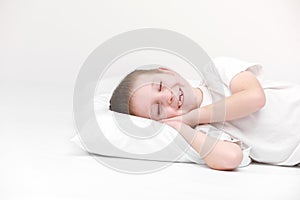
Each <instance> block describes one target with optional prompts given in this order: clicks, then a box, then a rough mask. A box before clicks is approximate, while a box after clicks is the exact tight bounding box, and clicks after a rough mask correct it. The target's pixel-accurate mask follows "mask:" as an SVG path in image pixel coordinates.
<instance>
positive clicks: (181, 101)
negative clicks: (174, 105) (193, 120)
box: [178, 88, 184, 109]
mask: <svg viewBox="0 0 300 200" xmlns="http://www.w3.org/2000/svg"><path fill="white" fill-rule="evenodd" d="M183 101H184V96H183V91H182V89H181V88H179V98H178V109H179V108H181V106H182V104H183Z"/></svg>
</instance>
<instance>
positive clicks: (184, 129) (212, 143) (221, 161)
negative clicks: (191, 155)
mask: <svg viewBox="0 0 300 200" xmlns="http://www.w3.org/2000/svg"><path fill="white" fill-rule="evenodd" d="M178 131H179V133H180V134H181V135H182V136H183V137H184V139H185V140H186V141H187V142H188V143H189V144H190V145H191V147H192V148H193V149H194V150H195V151H197V152H198V154H199V156H200V157H201V158H202V159H203V160H204V161H205V163H206V164H207V165H208V166H209V167H211V168H213V169H218V170H232V169H235V168H236V167H238V165H239V164H240V163H241V161H242V158H243V155H242V150H241V148H240V147H239V146H238V145H237V144H234V143H232V142H226V141H222V140H218V139H217V138H214V137H211V136H209V135H207V134H204V133H202V132H201V131H196V130H194V129H192V128H191V127H190V126H187V125H185V124H183V125H182V126H180V128H179V129H178Z"/></svg>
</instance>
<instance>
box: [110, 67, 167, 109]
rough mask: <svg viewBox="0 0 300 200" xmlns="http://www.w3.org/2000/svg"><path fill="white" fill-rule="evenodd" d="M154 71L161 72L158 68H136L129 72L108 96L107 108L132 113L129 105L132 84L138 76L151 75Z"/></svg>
mask: <svg viewBox="0 0 300 200" xmlns="http://www.w3.org/2000/svg"><path fill="white" fill-rule="evenodd" d="M155 73H163V72H161V71H160V70H158V69H137V70H134V71H132V72H131V73H129V74H128V75H127V76H126V77H125V78H123V80H122V81H121V82H120V83H119V85H118V86H117V87H116V89H115V90H114V92H113V94H112V96H111V98H110V101H109V103H110V106H109V109H110V110H112V111H115V112H119V113H124V114H133V112H132V108H131V107H130V98H131V95H132V94H133V92H134V91H133V86H134V84H135V82H136V80H137V79H138V77H139V76H141V75H144V74H148V75H153V74H155Z"/></svg>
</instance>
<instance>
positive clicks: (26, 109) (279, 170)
mask: <svg viewBox="0 0 300 200" xmlns="http://www.w3.org/2000/svg"><path fill="white" fill-rule="evenodd" d="M0 90H1V94H2V97H3V98H2V99H1V101H2V103H1V104H0V110H1V115H0V121H1V126H0V130H1V140H0V158H1V164H0V177H1V178H0V199H4V200H10V199H30V200H34V199H72V200H74V199H75V200H76V199H121V198H122V199H131V200H135V199H149V200H150V199H151V200H153V199H205V200H207V199H223V200H226V199H244V200H246V199H249V200H250V199H278V200H279V199H280V200H281V199H289V200H294V199H295V200H296V199H299V195H300V192H299V185H300V167H278V166H270V165H262V164H251V165H250V166H248V167H244V168H239V169H238V170H237V171H233V172H224V171H215V170H211V169H209V168H207V167H206V166H205V165H196V164H187V163H175V164H172V165H171V166H169V167H168V168H165V169H163V170H161V171H158V172H156V173H152V174H145V175H131V174H123V173H120V172H116V171H114V170H111V169H109V168H107V167H105V166H103V165H102V164H100V163H98V162H97V161H96V160H95V159H94V158H93V157H92V156H90V155H89V154H87V153H86V152H85V151H82V150H81V149H80V148H79V147H78V146H76V145H75V144H74V143H72V142H71V141H70V139H71V138H72V137H73V136H74V135H75V131H74V128H73V121H72V104H71V101H72V86H65V87H62V86H60V87H57V86H55V85H41V84H35V83H26V84H24V83H16V82H15V83H8V84H2V85H1V86H0ZM20 99H22V100H21V101H20ZM106 159H116V161H118V159H119V158H106ZM135 162H154V161H135Z"/></svg>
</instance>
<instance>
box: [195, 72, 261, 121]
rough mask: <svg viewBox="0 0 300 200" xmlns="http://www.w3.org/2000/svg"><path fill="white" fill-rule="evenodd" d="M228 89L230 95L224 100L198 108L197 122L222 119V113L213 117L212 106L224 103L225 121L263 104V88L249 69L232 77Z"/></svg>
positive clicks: (240, 116) (239, 116) (246, 114)
mask: <svg viewBox="0 0 300 200" xmlns="http://www.w3.org/2000/svg"><path fill="white" fill-rule="evenodd" d="M230 91H231V93H232V95H231V96H229V97H227V98H225V99H224V100H222V101H219V102H216V103H215V104H211V105H207V106H204V107H201V108H199V109H198V112H199V116H200V120H199V124H205V123H213V122H220V121H223V120H224V118H222V115H220V118H218V117H219V116H217V115H214V117H213V115H212V113H213V110H214V106H222V105H225V121H229V120H234V119H238V118H242V117H245V116H248V115H250V114H252V113H254V112H256V111H258V110H260V109H261V108H262V107H263V106H264V105H265V101H266V99H265V93H264V90H263V89H262V87H261V84H260V83H259V81H258V80H257V79H256V77H255V75H254V74H252V73H251V72H249V71H243V72H241V73H239V74H237V75H236V76H235V77H233V79H232V80H231V82H230ZM216 108H218V107H216ZM212 117H213V118H212ZM223 117H224V116H223Z"/></svg>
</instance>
